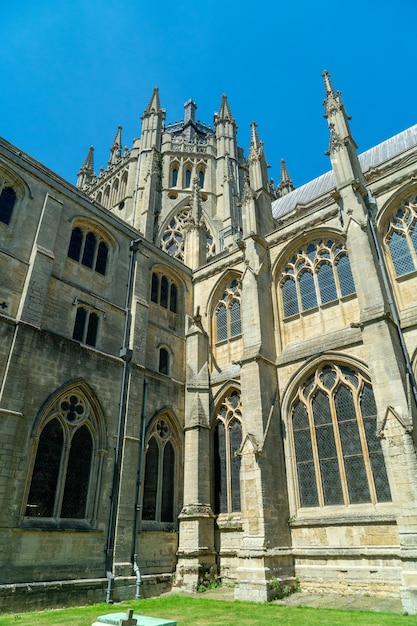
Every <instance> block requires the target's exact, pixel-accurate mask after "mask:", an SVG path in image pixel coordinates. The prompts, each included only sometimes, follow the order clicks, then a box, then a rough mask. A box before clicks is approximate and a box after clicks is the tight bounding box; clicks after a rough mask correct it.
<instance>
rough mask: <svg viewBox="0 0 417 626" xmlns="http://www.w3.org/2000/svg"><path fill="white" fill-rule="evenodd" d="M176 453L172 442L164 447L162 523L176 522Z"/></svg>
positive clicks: (168, 442)
mask: <svg viewBox="0 0 417 626" xmlns="http://www.w3.org/2000/svg"><path fill="white" fill-rule="evenodd" d="M174 476H175V453H174V448H173V447H172V444H171V442H170V441H167V443H166V444H165V447H164V463H163V474H162V497H161V522H172V521H173V520H174Z"/></svg>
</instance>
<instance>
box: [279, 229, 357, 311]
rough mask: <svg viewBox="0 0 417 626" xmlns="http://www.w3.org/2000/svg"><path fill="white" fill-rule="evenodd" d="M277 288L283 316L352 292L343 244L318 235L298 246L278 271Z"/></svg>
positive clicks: (353, 290) (352, 285) (351, 282)
mask: <svg viewBox="0 0 417 626" xmlns="http://www.w3.org/2000/svg"><path fill="white" fill-rule="evenodd" d="M280 291H281V298H282V304H283V309H284V317H291V316H292V315H297V314H299V313H300V312H302V311H308V310H311V309H315V308H317V307H319V306H321V305H324V304H328V303H331V302H338V301H339V300H340V299H341V298H343V297H345V296H348V295H351V294H354V293H355V286H354V283H353V277H352V272H351V269H350V263H349V258H348V256H347V252H346V247H345V246H344V245H343V244H340V243H337V242H334V241H332V240H324V239H320V240H317V241H315V242H313V243H310V244H308V245H306V246H305V247H304V248H300V249H299V250H298V251H297V253H296V254H295V255H293V256H292V258H291V260H290V261H288V262H287V264H286V266H285V268H284V271H283V272H282V275H281V280H280Z"/></svg>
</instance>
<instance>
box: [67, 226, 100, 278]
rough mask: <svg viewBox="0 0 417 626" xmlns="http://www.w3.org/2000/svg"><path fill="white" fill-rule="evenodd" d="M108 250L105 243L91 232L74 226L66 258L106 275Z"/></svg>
mask: <svg viewBox="0 0 417 626" xmlns="http://www.w3.org/2000/svg"><path fill="white" fill-rule="evenodd" d="M108 254H109V248H108V245H107V244H106V242H105V241H103V240H102V239H101V238H100V237H99V236H98V235H96V234H95V233H94V232H93V231H91V230H85V229H82V228H80V227H79V226H76V227H75V228H73V230H72V233H71V239H70V243H69V247H68V257H69V258H70V259H73V260H74V261H78V262H80V263H81V264H82V265H84V266H85V267H89V268H91V269H93V270H94V271H95V272H98V273H99V274H102V275H103V276H104V275H105V274H106V269H107V258H108Z"/></svg>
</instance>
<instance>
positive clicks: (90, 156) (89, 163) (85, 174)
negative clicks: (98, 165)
mask: <svg viewBox="0 0 417 626" xmlns="http://www.w3.org/2000/svg"><path fill="white" fill-rule="evenodd" d="M77 176H78V178H77V187H84V185H88V184H89V183H91V181H92V180H93V178H94V177H95V174H94V147H93V146H90V148H89V150H88V152H87V156H86V157H85V159H84V163H83V164H82V166H81V168H80V171H79V172H78V174H77Z"/></svg>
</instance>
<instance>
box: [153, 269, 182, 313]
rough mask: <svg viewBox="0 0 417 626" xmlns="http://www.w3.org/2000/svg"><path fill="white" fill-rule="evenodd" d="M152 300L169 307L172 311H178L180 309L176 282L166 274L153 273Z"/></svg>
mask: <svg viewBox="0 0 417 626" xmlns="http://www.w3.org/2000/svg"><path fill="white" fill-rule="evenodd" d="M151 301H152V302H156V303H157V304H159V305H160V306H162V307H164V309H169V310H170V311H171V313H177V309H178V288H177V286H176V285H175V283H173V282H171V280H170V279H169V278H168V277H167V276H164V275H159V274H156V273H155V272H153V273H152V280H151Z"/></svg>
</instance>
